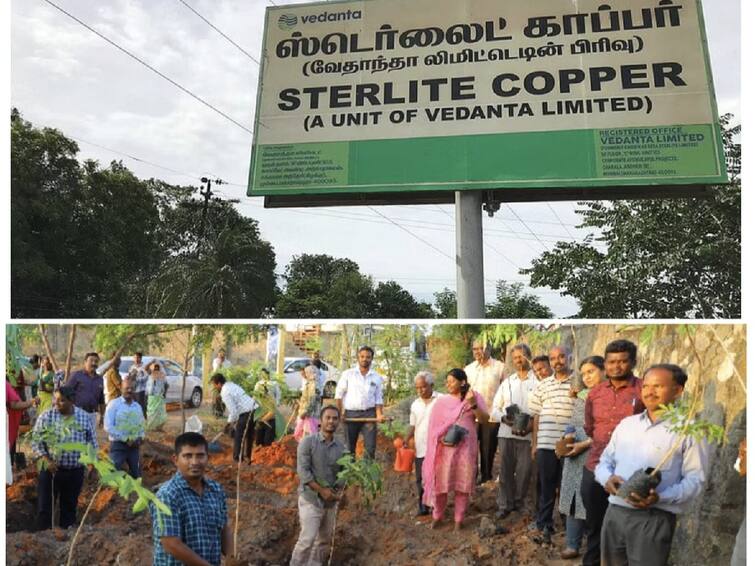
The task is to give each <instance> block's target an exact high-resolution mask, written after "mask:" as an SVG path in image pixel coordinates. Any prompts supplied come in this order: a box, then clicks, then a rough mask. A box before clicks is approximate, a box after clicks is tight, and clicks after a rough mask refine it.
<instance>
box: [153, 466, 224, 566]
mask: <svg viewBox="0 0 755 566" xmlns="http://www.w3.org/2000/svg"><path fill="white" fill-rule="evenodd" d="M202 484H203V487H204V489H203V490H202V495H199V494H198V493H197V492H196V491H194V490H193V489H192V488H191V486H189V484H188V483H187V482H186V480H185V479H184V477H183V476H182V475H181V474H180V473H179V472H176V474H175V475H174V476H173V477H172V478H170V479H169V480H168V481H167V482H165V483H164V484H163V485H162V487H161V488H160V489H159V490H158V491H157V498H158V499H159V500H160V501H162V502H163V503H165V504H166V505H167V506H168V507H170V510H171V513H172V515H170V516H168V515H162V521H163V525H162V529H161V528H160V522H159V521H158V518H157V510H156V508H155V506H154V505H153V504H152V503H150V505H149V510H150V513H151V514H152V541H153V542H152V544H153V553H152V555H153V558H152V564H153V566H180V565H181V564H183V562H179V561H178V560H176V559H175V558H173V556H171V555H170V554H168V553H167V552H166V551H165V549H164V548H163V545H162V544H161V543H160V537H177V538H179V539H181V542H182V543H184V544H185V545H186V546H188V547H189V548H190V549H191V550H193V551H194V552H196V553H197V554H198V555H199V556H201V557H202V558H204V559H205V560H207V562H209V563H210V564H212V565H213V566H220V557H221V536H222V531H223V527H225V526H226V524H227V522H228V507H227V506H226V502H225V492H224V491H223V488H222V487H221V485H220V484H219V483H217V482H215V481H213V480H211V479H207V478H203V479H202Z"/></svg>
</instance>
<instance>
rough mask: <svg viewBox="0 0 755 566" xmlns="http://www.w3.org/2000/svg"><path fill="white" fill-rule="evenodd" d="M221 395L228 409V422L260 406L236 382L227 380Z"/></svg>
mask: <svg viewBox="0 0 755 566" xmlns="http://www.w3.org/2000/svg"><path fill="white" fill-rule="evenodd" d="M220 397H221V398H222V399H223V403H225V406H226V408H227V409H228V422H229V423H232V422H235V421H237V420H238V419H239V415H242V414H244V413H251V412H254V410H255V409H256V408H257V407H258V406H259V405H258V404H257V401H255V400H254V399H252V398H251V397H250V396H249V395H247V394H246V392H245V391H244V390H243V389H242V388H241V387H240V386H239V385H236V384H235V383H233V382H231V381H226V382H225V383H224V384H223V387H222V388H221V389H220Z"/></svg>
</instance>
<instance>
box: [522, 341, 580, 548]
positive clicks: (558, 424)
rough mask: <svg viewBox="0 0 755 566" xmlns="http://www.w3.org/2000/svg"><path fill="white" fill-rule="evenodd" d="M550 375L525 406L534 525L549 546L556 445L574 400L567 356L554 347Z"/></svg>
mask: <svg viewBox="0 0 755 566" xmlns="http://www.w3.org/2000/svg"><path fill="white" fill-rule="evenodd" d="M548 359H549V360H550V365H551V368H553V375H552V376H551V377H547V378H545V379H543V380H542V381H541V382H539V383H538V385H537V388H536V389H535V391H534V392H533V394H532V398H531V399H530V403H529V410H530V413H532V415H533V418H534V421H533V426H532V436H533V438H536V439H537V441H536V442H533V444H532V457H533V458H534V459H536V461H537V476H538V482H539V486H540V500H539V501H538V506H537V519H536V524H537V528H538V530H539V531H541V532H542V535H543V540H544V541H545V542H546V543H550V539H551V535H552V534H553V507H554V505H555V502H556V490H557V489H558V486H559V485H560V484H561V460H560V459H559V458H558V457H556V442H557V441H558V440H559V439H560V438H561V437H562V436H563V434H564V429H565V428H566V425H567V424H569V420H570V419H571V415H572V410H573V407H574V400H573V399H572V398H571V397H570V396H569V390H570V389H571V374H572V370H571V362H572V360H571V352H570V351H569V350H568V349H567V348H565V347H563V346H555V347H553V348H551V349H550V351H549V352H548Z"/></svg>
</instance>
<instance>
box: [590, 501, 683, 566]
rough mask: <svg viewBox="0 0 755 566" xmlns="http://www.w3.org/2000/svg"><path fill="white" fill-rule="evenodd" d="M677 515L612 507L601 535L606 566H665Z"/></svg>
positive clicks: (602, 552) (660, 510)
mask: <svg viewBox="0 0 755 566" xmlns="http://www.w3.org/2000/svg"><path fill="white" fill-rule="evenodd" d="M675 528H676V515H674V514H673V513H669V512H668V511H664V510H662V509H654V508H650V509H628V508H626V507H621V506H620V505H609V506H608V511H606V516H605V519H603V529H602V531H601V534H600V559H601V564H604V565H605V566H664V565H665V564H667V563H668V557H669V554H670V553H671V542H672V540H673V538H674V529H675Z"/></svg>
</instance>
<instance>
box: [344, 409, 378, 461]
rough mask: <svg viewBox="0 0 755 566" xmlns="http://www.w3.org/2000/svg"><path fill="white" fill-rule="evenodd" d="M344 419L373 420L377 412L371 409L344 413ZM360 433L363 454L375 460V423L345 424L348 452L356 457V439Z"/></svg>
mask: <svg viewBox="0 0 755 566" xmlns="http://www.w3.org/2000/svg"><path fill="white" fill-rule="evenodd" d="M344 416H345V418H347V419H349V418H352V419H354V418H374V417H375V416H377V411H376V410H375V408H374V407H373V408H372V409H366V410H364V411H352V410H346V411H344ZM360 432H361V433H362V438H364V453H365V454H366V455H367V457H369V458H372V459H373V460H374V459H375V448H376V447H377V424H375V423H350V422H347V423H346V441H347V442H348V445H349V452H351V453H352V454H354V455H356V452H357V439H358V437H359V433H360Z"/></svg>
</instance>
